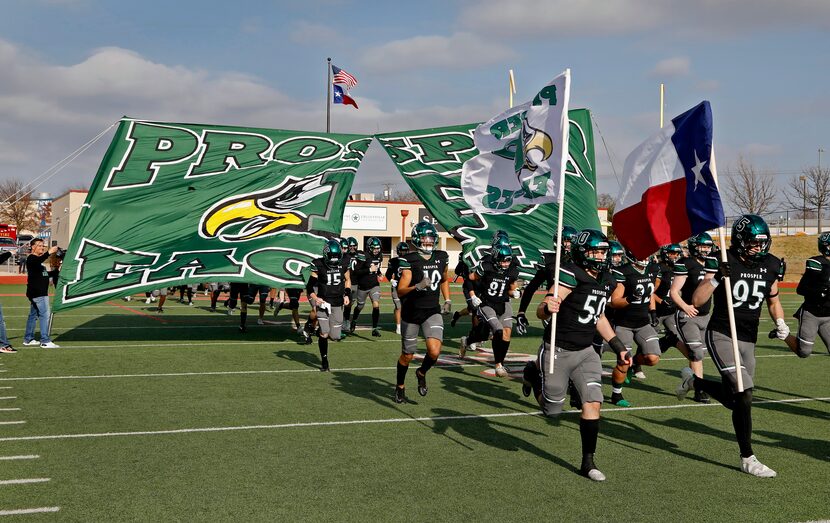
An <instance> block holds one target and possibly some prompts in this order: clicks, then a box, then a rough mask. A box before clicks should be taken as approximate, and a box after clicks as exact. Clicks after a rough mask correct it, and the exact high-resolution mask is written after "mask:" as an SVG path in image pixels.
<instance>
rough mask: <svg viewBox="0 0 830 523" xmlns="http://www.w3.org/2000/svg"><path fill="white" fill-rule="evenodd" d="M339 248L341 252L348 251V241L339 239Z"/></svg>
mask: <svg viewBox="0 0 830 523" xmlns="http://www.w3.org/2000/svg"><path fill="white" fill-rule="evenodd" d="M340 248H341V249H343V252H346V251H348V250H349V240H347V239H346V238H340Z"/></svg>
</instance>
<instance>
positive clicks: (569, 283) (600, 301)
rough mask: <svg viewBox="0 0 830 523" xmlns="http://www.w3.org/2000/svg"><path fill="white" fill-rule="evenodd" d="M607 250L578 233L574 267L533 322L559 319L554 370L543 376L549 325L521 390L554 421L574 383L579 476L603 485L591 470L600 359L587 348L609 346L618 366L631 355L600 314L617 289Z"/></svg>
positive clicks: (564, 269)
mask: <svg viewBox="0 0 830 523" xmlns="http://www.w3.org/2000/svg"><path fill="white" fill-rule="evenodd" d="M608 249H609V245H608V239H607V238H606V237H605V235H604V234H602V233H601V232H600V231H596V230H592V229H585V230H583V231H580V232H579V234H578V235H577V237H576V239H575V240H574V241H573V243H572V247H571V257H572V262H569V263H566V264H564V265H562V266H561V267H560V271H559V272H560V274H559V288H558V289H555V288H554V287H553V286H551V287H550V288H549V289H548V294H547V295H546V296H545V299H544V300H543V301H542V303H540V304H539V307H538V308H537V309H536V316H537V317H538V318H539V319H542V320H546V319H548V318H550V316H551V314H552V313H557V319H556V347H555V349H554V350H555V357H554V359H555V362H556V365H555V367H554V371H553V375H550V374H548V373H547V372H548V363H549V358H550V357H551V346H550V333H551V332H550V331H551V324H550V323H548V326H547V328H546V329H545V335H544V336H545V337H544V339H543V341H542V344H541V346H540V347H539V356H538V358H537V360H536V362H533V361H531V362H528V364H527V366H525V371H524V379H525V383H524V385H523V387H522V392H523V393H524V394H525V395H529V393H530V390H531V389H532V390H533V392H534V395H535V396H536V400H537V401H538V402H539V405H540V406H541V407H542V412H543V413H544V414H545V415H546V416H550V417H557V416H559V414H560V413H561V412H562V407H563V405H564V403H565V393H566V390H567V388H568V379H569V378H570V379H572V380H573V382H574V386H575V387H576V388H577V389H578V390H579V394H580V396H581V397H582V401H583V403H582V415H581V417H580V420H579V433H580V436H581V439H582V465H581V467H580V469H579V471H580V474H582V475H583V476H585V477H587V478H590V479H591V480H593V481H605V474H603V473H602V472H601V471H600V470H599V469H598V468H597V467H596V465H595V464H594V452H595V451H596V446H597V437H598V435H599V412H600V408H601V406H602V401H603V395H602V383H601V380H602V363H601V361H600V356H599V354H597V353H596V351H594V349H593V347H592V346H591V342H592V341H593V338H594V334H595V333H597V332H599V334H600V335H601V336H602V337H603V339H605V340H606V341H608V344H609V346H610V347H611V349H612V350H613V351H614V352H615V353H616V354H617V364H618V365H621V366H622V365H626V364H630V363H631V356H630V352H629V351H628V350H627V349H626V347H625V344H624V343H623V342H622V341H620V339H619V338H618V337H617V336H616V335H615V334H614V329H613V328H612V327H611V325H610V324H609V323H608V320H607V319H606V318H605V315H604V314H603V312H604V310H605V305H606V303H608V300H609V299H610V297H611V292H612V290H613V289H614V288H615V287H616V285H617V282H616V281H615V280H614V277H613V276H612V275H611V273H610V272H609V271H608V270H607V268H608ZM554 291H556V293H555V292H554ZM555 294H558V297H555ZM540 371H541V372H540Z"/></svg>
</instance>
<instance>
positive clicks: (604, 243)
mask: <svg viewBox="0 0 830 523" xmlns="http://www.w3.org/2000/svg"><path fill="white" fill-rule="evenodd" d="M610 247H611V246H610V245H609V243H608V238H606V236H605V235H604V234H602V233H601V232H600V231H597V230H595V229H585V230H583V231H581V232H580V233H579V234H578V235H577V237H576V240H575V241H574V242H573V244H572V245H571V257H572V258H573V261H574V263H576V265H578V266H579V267H581V268H583V269H586V270H593V271H597V272H601V271H603V270H605V269H607V268H608V265H609V264H610V262H611V257H610V256H608V252H609V249H610Z"/></svg>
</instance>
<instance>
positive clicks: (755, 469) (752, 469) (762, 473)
mask: <svg viewBox="0 0 830 523" xmlns="http://www.w3.org/2000/svg"><path fill="white" fill-rule="evenodd" d="M741 472H746V473H747V474H752V475H753V476H755V477H757V478H774V477H775V476H777V475H778V474H777V473H776V472H775V471H774V470H772V469H771V468H769V467H768V466H766V465H764V464H763V463H761V462H760V461H758V458H756V457H755V454H753V455H751V456H750V457H748V458H741Z"/></svg>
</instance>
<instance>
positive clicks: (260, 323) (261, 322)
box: [256, 318, 265, 325]
mask: <svg viewBox="0 0 830 523" xmlns="http://www.w3.org/2000/svg"><path fill="white" fill-rule="evenodd" d="M256 324H257V325H265V322H264V321H262V318H257V320H256Z"/></svg>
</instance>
